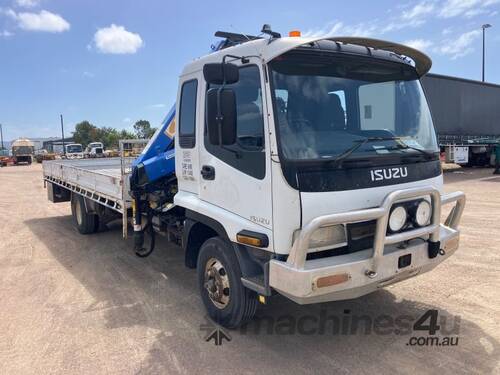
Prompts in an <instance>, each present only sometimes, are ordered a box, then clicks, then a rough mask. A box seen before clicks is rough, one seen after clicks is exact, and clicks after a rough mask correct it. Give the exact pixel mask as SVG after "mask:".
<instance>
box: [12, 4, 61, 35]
mask: <svg viewBox="0 0 500 375" xmlns="http://www.w3.org/2000/svg"><path fill="white" fill-rule="evenodd" d="M5 14H7V15H8V16H9V17H11V18H12V19H14V20H16V21H17V25H18V26H19V27H20V28H21V29H24V30H28V31H44V32H49V33H61V32H63V31H66V30H69V28H70V24H69V23H68V21H66V20H65V19H64V18H62V17H61V16H60V15H59V14H55V13H51V12H49V11H46V10H42V11H40V12H39V13H31V12H20V13H16V12H14V11H13V10H12V9H8V10H7V11H5Z"/></svg>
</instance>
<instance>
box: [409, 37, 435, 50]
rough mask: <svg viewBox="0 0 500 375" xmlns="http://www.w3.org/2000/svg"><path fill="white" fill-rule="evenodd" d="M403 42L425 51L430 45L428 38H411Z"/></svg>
mask: <svg viewBox="0 0 500 375" xmlns="http://www.w3.org/2000/svg"><path fill="white" fill-rule="evenodd" d="M403 44H404V45H406V46H409V47H412V48H415V49H418V50H420V51H425V50H427V49H428V48H429V47H430V46H432V42H431V41H430V40H425V39H411V40H407V41H405V42H403Z"/></svg>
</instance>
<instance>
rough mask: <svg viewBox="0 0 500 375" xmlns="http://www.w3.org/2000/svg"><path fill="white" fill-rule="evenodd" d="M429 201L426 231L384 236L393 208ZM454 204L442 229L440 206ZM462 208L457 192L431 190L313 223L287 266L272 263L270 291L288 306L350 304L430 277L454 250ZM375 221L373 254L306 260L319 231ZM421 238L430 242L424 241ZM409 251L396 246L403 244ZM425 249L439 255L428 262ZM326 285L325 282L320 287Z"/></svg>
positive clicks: (405, 193) (398, 194)
mask: <svg viewBox="0 0 500 375" xmlns="http://www.w3.org/2000/svg"><path fill="white" fill-rule="evenodd" d="M425 196H430V197H431V201H432V209H433V211H432V218H431V222H430V224H429V225H428V226H426V227H423V228H417V229H412V230H409V231H406V232H402V233H396V234H392V235H387V234H386V230H387V221H388V217H389V213H390V210H391V207H392V205H393V204H394V203H396V202H399V201H402V200H406V199H412V198H420V197H425ZM448 203H455V206H454V207H453V208H452V210H451V212H450V214H449V215H448V218H447V219H446V221H445V222H444V224H440V218H441V206H442V205H444V204H448ZM464 206H465V195H464V194H463V193H462V192H455V193H451V194H446V195H443V196H441V195H440V193H439V191H438V190H437V189H435V188H432V187H427V188H413V189H406V190H398V191H394V192H392V193H390V194H389V195H388V196H387V197H386V198H385V200H384V202H383V203H382V205H381V206H380V207H377V208H370V209H365V210H359V211H352V212H346V213H340V214H333V215H326V216H321V217H317V218H315V219H314V220H312V221H311V222H310V223H309V224H308V225H306V226H305V227H304V228H303V229H302V230H301V233H300V236H299V237H298V238H297V239H296V240H295V242H294V244H293V247H292V249H291V251H290V255H289V256H288V259H287V260H286V261H279V260H276V259H274V260H272V261H271V262H270V266H269V285H270V286H271V287H272V288H274V289H275V290H277V291H278V292H279V293H281V294H283V295H285V296H286V297H288V298H290V299H291V300H293V301H295V302H297V303H300V304H307V303H317V302H326V301H335V300H343V299H351V298H356V297H359V296H362V295H364V294H367V293H370V292H373V291H375V290H377V289H378V288H381V287H384V286H386V285H389V284H393V283H395V282H398V281H401V280H405V279H407V278H410V277H413V276H416V275H418V274H422V273H424V272H427V271H430V270H431V269H433V268H434V267H436V266H437V265H438V264H439V263H441V262H442V261H444V260H445V259H446V258H448V257H449V256H450V255H451V254H453V253H454V252H455V250H456V249H457V248H458V243H459V236H460V232H459V230H458V224H459V222H460V218H461V216H462V212H463V209H464ZM370 220H376V221H377V224H376V230H375V236H374V241H373V248H372V249H367V250H363V251H358V252H355V253H352V254H346V255H339V256H333V257H328V258H320V259H314V260H307V261H306V256H307V252H308V245H309V239H310V237H311V235H312V233H313V232H314V231H315V230H316V229H318V228H320V227H323V226H328V225H335V224H346V223H354V222H360V221H370ZM422 237H423V238H428V240H424V239H422ZM408 240H409V241H410V242H409V244H408V246H406V247H404V248H400V247H398V246H396V244H399V243H401V242H403V241H408ZM429 243H431V245H432V244H434V245H438V246H439V248H440V251H439V254H438V255H437V256H436V257H434V258H431V257H429V252H428V247H429ZM408 254H411V264H410V265H409V266H407V267H404V268H400V266H399V264H398V260H399V259H400V257H402V256H405V255H408ZM324 280H327V282H326V283H325V282H323V281H324Z"/></svg>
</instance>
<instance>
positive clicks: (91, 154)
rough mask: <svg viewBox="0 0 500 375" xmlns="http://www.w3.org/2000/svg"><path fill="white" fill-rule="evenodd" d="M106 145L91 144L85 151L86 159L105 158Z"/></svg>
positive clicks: (99, 143)
mask: <svg viewBox="0 0 500 375" xmlns="http://www.w3.org/2000/svg"><path fill="white" fill-rule="evenodd" d="M104 156H105V155H104V145H103V144H102V142H91V143H89V144H88V146H87V148H86V149H85V157H87V158H103V157H104Z"/></svg>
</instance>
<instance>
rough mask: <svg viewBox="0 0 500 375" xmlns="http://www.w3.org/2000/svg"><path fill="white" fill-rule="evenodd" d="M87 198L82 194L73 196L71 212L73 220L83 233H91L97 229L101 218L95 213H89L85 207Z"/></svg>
mask: <svg viewBox="0 0 500 375" xmlns="http://www.w3.org/2000/svg"><path fill="white" fill-rule="evenodd" d="M84 199H85V198H83V197H82V196H81V195H77V194H73V195H72V196H71V214H72V215H73V222H74V224H75V226H76V229H78V232H80V233H81V234H90V233H94V232H96V231H97V228H98V227H99V219H98V217H97V215H95V214H89V213H88V212H87V210H86V208H85V201H84Z"/></svg>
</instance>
